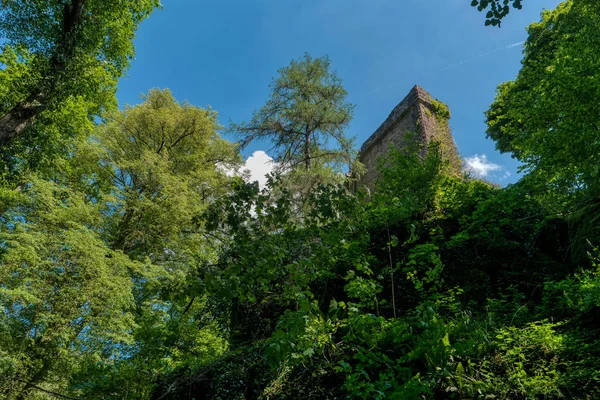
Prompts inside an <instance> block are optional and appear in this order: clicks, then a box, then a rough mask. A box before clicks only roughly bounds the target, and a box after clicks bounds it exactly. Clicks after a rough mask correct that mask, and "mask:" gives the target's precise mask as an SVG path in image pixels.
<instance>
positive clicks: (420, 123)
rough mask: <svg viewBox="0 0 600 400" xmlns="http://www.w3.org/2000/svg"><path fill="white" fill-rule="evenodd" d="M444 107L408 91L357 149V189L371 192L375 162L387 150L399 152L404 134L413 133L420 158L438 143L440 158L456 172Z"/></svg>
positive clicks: (421, 91)
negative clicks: (359, 170) (359, 168)
mask: <svg viewBox="0 0 600 400" xmlns="http://www.w3.org/2000/svg"><path fill="white" fill-rule="evenodd" d="M449 119H450V110H449V109H448V106H447V105H446V104H444V103H442V102H440V101H438V100H436V99H434V98H432V97H431V95H430V94H429V93H427V91H426V90H425V89H423V88H421V87H419V86H415V87H413V88H412V89H411V91H410V92H409V93H408V95H407V96H406V97H405V98H404V100H402V101H401V102H400V103H399V104H398V105H397V106H396V107H395V108H394V109H393V110H392V112H391V113H390V115H389V116H388V117H387V119H386V120H385V121H384V122H383V123H382V124H381V125H380V126H379V128H377V130H376V131H375V133H373V134H372V135H371V137H369V138H368V139H367V140H366V141H365V143H364V144H363V145H362V147H361V148H360V153H359V160H360V162H361V163H363V164H364V166H365V169H366V172H365V174H364V175H363V176H362V177H361V178H360V179H359V181H358V186H359V187H360V186H367V187H368V188H369V189H371V190H372V189H373V188H374V186H375V182H376V180H377V178H378V175H379V173H378V171H377V162H378V161H377V159H378V158H379V157H380V156H383V155H385V154H387V152H388V151H389V149H390V146H391V145H393V146H395V147H399V148H401V147H402V146H403V143H404V141H405V139H406V134H407V133H414V134H415V135H416V140H417V141H418V142H419V143H420V144H421V145H422V146H421V157H425V155H426V152H427V147H428V144H429V143H430V142H431V141H432V140H433V141H437V142H440V147H441V151H442V156H443V157H444V158H446V159H447V160H449V161H450V164H451V165H452V166H454V167H455V168H456V169H457V170H460V161H459V156H458V151H457V149H456V144H455V142H454V138H453V137H452V132H451V131H450V126H449V125H448V120H449Z"/></svg>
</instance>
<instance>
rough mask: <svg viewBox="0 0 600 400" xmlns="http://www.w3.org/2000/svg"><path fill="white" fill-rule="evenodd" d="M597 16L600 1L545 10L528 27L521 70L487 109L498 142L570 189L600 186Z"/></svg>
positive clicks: (536, 172) (556, 185)
mask: <svg viewBox="0 0 600 400" xmlns="http://www.w3.org/2000/svg"><path fill="white" fill-rule="evenodd" d="M598 15H600V14H599V12H598V4H597V3H596V2H592V1H585V0H584V1H565V2H564V3H561V4H560V5H559V6H558V7H557V8H556V9H555V10H552V11H545V12H544V13H543V14H542V20H541V21H540V22H538V23H534V24H532V25H530V26H529V28H528V33H529V38H528V39H527V41H526V42H525V50H524V54H525V57H524V59H523V62H522V64H523V67H522V69H521V71H520V72H519V75H518V76H517V78H516V79H515V80H514V81H510V82H506V83H504V84H502V85H500V86H499V87H498V91H497V96H496V100H495V101H494V103H493V104H492V105H491V106H490V109H489V111H488V112H487V122H488V136H489V137H491V138H492V139H494V140H495V141H496V143H497V147H498V149H499V150H501V151H504V152H510V153H512V155H513V156H514V157H515V158H517V159H519V160H520V161H522V162H523V163H524V166H523V169H524V170H525V171H526V172H527V173H528V174H530V175H531V176H532V177H533V178H535V179H536V181H537V182H538V184H539V185H540V186H543V187H545V188H547V190H548V191H558V192H559V193H560V194H563V195H565V196H573V194H576V193H578V192H581V191H582V190H588V189H589V190H593V191H594V192H597V190H598V189H597V187H596V186H597V179H596V177H597V176H598V169H597V164H598V161H597V157H598V154H599V151H598V148H597V146H598V141H597V140H596V138H597V126H596V122H595V121H596V119H597V116H598V115H599V110H598V108H597V104H598V101H597V100H596V99H597V98H598V96H599V93H600V92H599V86H598V83H597V78H596V77H597V74H596V73H595V71H597V70H598V69H599V68H600V66H599V65H598V64H597V58H596V57H594V56H593V54H595V53H596V52H597V51H598V49H599V48H600V47H599V46H600V35H599V34H598V31H599V29H598V28H599V24H600V18H599V17H598ZM582 99H585V101H583V100H582Z"/></svg>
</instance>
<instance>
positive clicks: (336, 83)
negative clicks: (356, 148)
mask: <svg viewBox="0 0 600 400" xmlns="http://www.w3.org/2000/svg"><path fill="white" fill-rule="evenodd" d="M346 95H347V92H346V90H345V89H344V88H343V86H342V81H341V79H340V78H339V77H338V75H337V74H336V73H335V71H330V62H329V58H327V57H318V58H312V57H311V56H310V55H308V54H306V55H304V56H303V57H302V58H300V59H298V60H293V61H292V62H291V63H290V65H289V66H287V67H284V68H282V69H280V70H279V77H278V78H277V79H274V80H273V83H272V84H271V96H270V98H269V100H268V101H267V102H266V104H265V105H264V106H263V107H262V108H261V109H260V110H258V111H255V112H254V115H253V117H252V120H251V121H250V122H247V123H242V124H239V125H238V124H233V125H232V126H231V128H230V130H231V131H233V132H235V133H236V134H237V135H238V136H240V137H241V138H242V145H243V146H246V145H248V144H249V143H250V142H252V141H255V140H261V139H266V140H267V141H269V142H270V143H271V145H272V148H271V150H273V151H274V152H275V153H274V159H275V161H276V162H278V164H279V166H280V168H282V169H284V170H295V169H298V168H299V166H300V165H301V166H302V167H303V169H304V170H305V171H310V170H311V169H312V168H314V167H315V162H318V163H319V164H320V165H326V164H336V163H341V162H350V161H351V159H352V155H353V151H352V141H351V140H349V139H348V138H347V137H346V136H345V132H344V131H345V129H346V127H347V126H348V124H349V123H350V121H351V119H352V110H353V108H354V106H352V105H351V104H349V103H347V102H346V100H345V98H346ZM331 142H333V146H329V145H330V143H331Z"/></svg>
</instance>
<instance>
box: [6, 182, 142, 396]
mask: <svg viewBox="0 0 600 400" xmlns="http://www.w3.org/2000/svg"><path fill="white" fill-rule="evenodd" d="M2 200H6V199H5V198H3V199H2ZM11 203H12V204H13V205H12V207H10V208H9V209H8V211H7V212H6V213H4V214H3V216H2V224H1V226H0V241H1V242H2V246H1V250H0V282H2V284H1V285H0V304H1V310H2V311H1V312H0V375H1V376H2V380H0V393H1V394H3V395H4V396H7V398H10V399H12V398H17V399H25V398H34V397H33V392H36V391H39V390H53V391H55V392H58V393H65V391H67V390H68V388H69V380H70V378H71V377H72V375H73V374H74V373H75V372H76V371H77V370H78V369H79V368H80V367H81V366H83V365H85V364H86V363H88V362H96V361H97V360H99V359H104V358H106V359H110V358H112V357H117V356H118V353H119V348H120V346H123V345H125V344H127V343H130V342H131V340H132V336H131V330H132V329H133V327H134V318H133V310H134V302H133V300H134V299H133V287H132V282H131V278H130V277H131V276H132V275H134V274H138V275H140V276H146V277H148V275H146V268H145V266H144V264H142V263H137V262H133V261H131V260H130V259H129V258H128V257H126V256H125V255H123V253H122V252H119V251H114V250H111V249H110V248H109V247H108V246H107V245H106V243H105V242H104V241H103V240H102V238H101V236H100V235H99V234H98V230H99V224H101V221H102V209H103V208H104V202H102V203H100V204H93V203H90V202H88V201H86V200H85V196H84V195H83V194H82V193H81V192H75V191H73V190H70V189H67V188H64V187H61V186H59V185H57V184H55V183H53V182H48V181H43V180H39V179H36V178H32V179H30V180H29V182H28V184H27V185H26V189H24V190H23V191H22V192H21V193H18V194H17V195H16V196H15V198H14V199H12V201H11ZM40 388H41V389H40ZM35 398H37V397H35Z"/></svg>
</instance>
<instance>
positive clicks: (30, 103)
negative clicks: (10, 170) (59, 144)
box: [0, 0, 160, 148]
mask: <svg viewBox="0 0 600 400" xmlns="http://www.w3.org/2000/svg"><path fill="white" fill-rule="evenodd" d="M159 5H160V3H159V0H135V1H133V0H121V1H119V0H111V1H103V0H70V1H64V0H34V1H21V0H5V1H2V4H1V8H0V35H1V36H2V38H3V39H4V40H5V41H6V43H5V45H4V49H3V57H8V58H9V59H10V60H9V61H10V62H9V63H8V64H7V63H6V61H4V60H3V61H4V63H5V64H7V65H8V67H9V68H6V69H3V70H2V72H1V73H0V75H2V77H1V78H0V79H1V80H2V82H3V83H4V84H5V85H6V86H5V87H4V88H3V89H4V90H2V94H3V96H2V97H1V99H0V148H6V146H7V145H8V144H9V143H10V142H11V141H12V140H13V139H14V138H16V137H18V136H20V135H22V134H23V133H24V132H26V130H27V128H30V127H31V126H32V124H33V123H34V122H35V120H36V118H38V117H39V116H40V115H41V114H42V113H47V114H52V113H53V112H56V111H59V110H60V109H61V107H63V106H64V104H65V102H68V101H73V99H76V100H77V101H78V102H80V103H81V104H82V105H83V107H85V109H86V110H87V113H86V114H87V116H88V117H92V116H94V115H98V114H99V113H100V112H101V111H102V110H104V109H106V108H110V107H111V106H114V104H115V98H114V92H115V89H116V81H117V79H118V78H119V77H120V76H122V74H123V73H124V71H125V70H126V69H127V66H128V64H129V60H130V59H131V58H132V57H133V55H134V48H133V42H132V41H133V37H134V33H135V31H136V29H137V27H138V25H139V23H140V22H141V21H142V20H143V19H144V18H146V17H147V16H148V15H149V14H150V12H151V11H152V10H153V9H154V8H156V7H158V6H159ZM47 134H48V133H47V132H46V135H47ZM42 136H44V135H42ZM42 139H43V138H42Z"/></svg>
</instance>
